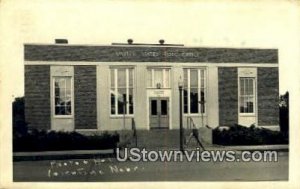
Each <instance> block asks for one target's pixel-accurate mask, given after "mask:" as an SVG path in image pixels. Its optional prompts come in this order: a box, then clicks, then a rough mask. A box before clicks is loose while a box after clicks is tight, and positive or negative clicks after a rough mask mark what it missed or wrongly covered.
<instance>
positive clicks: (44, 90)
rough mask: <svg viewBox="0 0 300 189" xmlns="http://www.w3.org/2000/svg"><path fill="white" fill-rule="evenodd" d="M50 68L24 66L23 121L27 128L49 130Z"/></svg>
mask: <svg viewBox="0 0 300 189" xmlns="http://www.w3.org/2000/svg"><path fill="white" fill-rule="evenodd" d="M50 116H51V107H50V66H44V65H43V66H40V65H39V66H37V65H36V66H33V65H26V66H25V119H26V122H28V127H30V128H37V129H50V128H51V117H50Z"/></svg>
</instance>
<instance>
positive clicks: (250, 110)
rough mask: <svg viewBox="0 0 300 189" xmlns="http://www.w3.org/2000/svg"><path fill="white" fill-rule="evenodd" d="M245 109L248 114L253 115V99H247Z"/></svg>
mask: <svg viewBox="0 0 300 189" xmlns="http://www.w3.org/2000/svg"><path fill="white" fill-rule="evenodd" d="M247 108H248V112H249V113H253V112H254V108H253V97H249V98H248V99H247Z"/></svg>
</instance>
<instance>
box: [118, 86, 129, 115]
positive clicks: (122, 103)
mask: <svg viewBox="0 0 300 189" xmlns="http://www.w3.org/2000/svg"><path fill="white" fill-rule="evenodd" d="M126 101H127V99H126V89H118V114H126Z"/></svg>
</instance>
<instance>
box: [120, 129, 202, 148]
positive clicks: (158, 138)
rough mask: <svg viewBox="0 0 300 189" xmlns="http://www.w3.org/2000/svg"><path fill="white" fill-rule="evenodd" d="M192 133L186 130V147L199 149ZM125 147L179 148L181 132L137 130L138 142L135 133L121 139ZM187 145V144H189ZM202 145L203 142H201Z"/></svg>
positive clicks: (174, 130)
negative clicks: (134, 136)
mask: <svg viewBox="0 0 300 189" xmlns="http://www.w3.org/2000/svg"><path fill="white" fill-rule="evenodd" d="M191 133H192V131H191V130H184V137H185V138H184V145H185V146H186V147H199V144H198V143H197V140H196V139H195V138H194V137H190V135H191ZM121 141H123V142H122V146H123V147H125V146H126V147H135V146H136V145H137V147H139V148H178V147H179V144H180V132H179V130H178V129H173V130H167V129H156V130H137V142H136V141H135V139H134V138H133V132H130V131H127V134H126V136H124V135H123V136H122V137H121ZM188 141H189V143H188V144H186V142H188ZM201 142H202V144H205V143H203V141H202V140H201Z"/></svg>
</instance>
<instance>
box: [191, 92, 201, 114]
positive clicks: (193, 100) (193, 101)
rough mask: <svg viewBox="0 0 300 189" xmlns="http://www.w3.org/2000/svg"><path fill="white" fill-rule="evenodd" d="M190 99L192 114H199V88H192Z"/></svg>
mask: <svg viewBox="0 0 300 189" xmlns="http://www.w3.org/2000/svg"><path fill="white" fill-rule="evenodd" d="M190 98H191V104H190V107H191V110H190V112H191V113H198V112H199V111H198V90H197V88H191V93H190Z"/></svg>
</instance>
